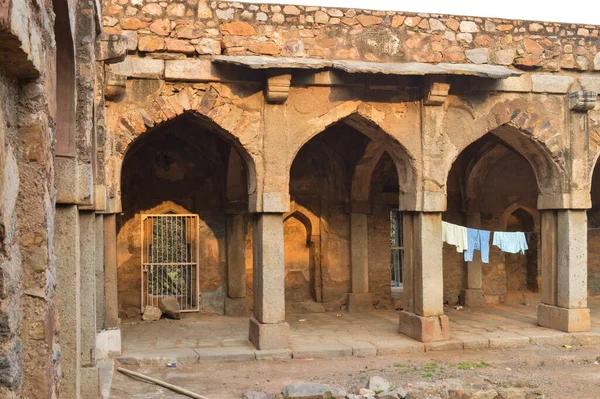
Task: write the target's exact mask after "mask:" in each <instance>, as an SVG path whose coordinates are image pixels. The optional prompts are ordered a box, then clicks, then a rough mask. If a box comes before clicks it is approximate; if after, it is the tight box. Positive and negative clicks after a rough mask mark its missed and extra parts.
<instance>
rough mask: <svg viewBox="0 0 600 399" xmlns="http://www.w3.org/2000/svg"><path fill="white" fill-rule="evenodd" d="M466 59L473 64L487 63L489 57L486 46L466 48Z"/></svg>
mask: <svg viewBox="0 0 600 399" xmlns="http://www.w3.org/2000/svg"><path fill="white" fill-rule="evenodd" d="M465 55H466V56H467V59H468V60H469V61H471V62H473V63H474V64H487V63H488V58H489V50H488V49H487V48H477V49H471V50H466V51H465Z"/></svg>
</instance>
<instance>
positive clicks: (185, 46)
mask: <svg viewBox="0 0 600 399" xmlns="http://www.w3.org/2000/svg"><path fill="white" fill-rule="evenodd" d="M165 44H166V46H167V51H171V52H173V53H185V54H193V53H194V51H196V49H195V47H194V46H193V45H191V44H190V43H189V42H188V41H185V40H179V39H165Z"/></svg>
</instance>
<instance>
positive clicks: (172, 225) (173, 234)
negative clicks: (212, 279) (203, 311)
mask: <svg viewBox="0 0 600 399" xmlns="http://www.w3.org/2000/svg"><path fill="white" fill-rule="evenodd" d="M141 218H142V226H141V229H142V234H141V238H142V256H141V258H142V290H141V291H142V313H143V312H144V309H145V308H146V306H147V305H151V306H156V307H158V303H159V301H160V299H161V298H165V297H175V298H177V301H178V302H179V308H180V309H181V311H182V312H197V311H198V310H199V300H198V299H199V295H198V292H199V286H200V282H199V279H198V257H199V256H198V251H199V245H198V244H199V241H198V236H199V225H198V215H176V214H167V215H149V214H142V215H141Z"/></svg>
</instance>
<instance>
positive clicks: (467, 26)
mask: <svg viewBox="0 0 600 399" xmlns="http://www.w3.org/2000/svg"><path fill="white" fill-rule="evenodd" d="M460 31H461V32H465V33H476V32H479V27H478V26H477V24H476V23H475V22H473V21H462V22H461V23H460Z"/></svg>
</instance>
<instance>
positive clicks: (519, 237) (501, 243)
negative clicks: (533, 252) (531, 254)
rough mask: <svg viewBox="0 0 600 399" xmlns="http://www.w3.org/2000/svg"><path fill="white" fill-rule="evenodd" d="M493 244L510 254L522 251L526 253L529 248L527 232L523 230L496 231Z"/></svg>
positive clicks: (522, 253)
mask: <svg viewBox="0 0 600 399" xmlns="http://www.w3.org/2000/svg"><path fill="white" fill-rule="evenodd" d="M493 244H494V245H495V246H497V247H498V248H500V250H501V251H502V252H507V253H509V254H516V253H519V252H520V253H521V255H524V254H525V251H527V250H528V249H529V247H528V246H527V240H526V239H525V233H523V232H502V231H494V240H493Z"/></svg>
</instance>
